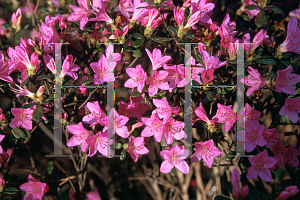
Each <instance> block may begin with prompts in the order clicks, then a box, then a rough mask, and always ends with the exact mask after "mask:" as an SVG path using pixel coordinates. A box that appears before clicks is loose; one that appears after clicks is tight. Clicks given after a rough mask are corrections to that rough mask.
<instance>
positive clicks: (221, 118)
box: [212, 103, 237, 132]
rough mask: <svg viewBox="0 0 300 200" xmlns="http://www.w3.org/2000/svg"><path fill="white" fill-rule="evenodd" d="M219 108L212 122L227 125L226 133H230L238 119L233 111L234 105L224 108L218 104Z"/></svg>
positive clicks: (225, 126)
mask: <svg viewBox="0 0 300 200" xmlns="http://www.w3.org/2000/svg"><path fill="white" fill-rule="evenodd" d="M217 107H218V110H217V113H216V115H215V116H213V118H212V120H214V121H215V122H217V123H225V125H224V128H225V131H226V132H228V131H229V130H230V129H231V127H232V126H233V124H234V122H235V121H236V119H237V117H236V114H235V113H234V112H233V111H232V109H231V107H232V105H229V106H224V105H222V104H220V103H218V104H217Z"/></svg>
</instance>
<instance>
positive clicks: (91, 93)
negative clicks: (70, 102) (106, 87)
mask: <svg viewBox="0 0 300 200" xmlns="http://www.w3.org/2000/svg"><path fill="white" fill-rule="evenodd" d="M97 89H98V88H95V89H94V90H93V91H92V92H90V94H89V96H88V98H87V99H86V100H85V101H84V102H83V104H81V106H79V108H78V110H80V109H81V108H82V107H83V106H84V105H85V104H86V103H87V102H88V101H89V99H90V98H91V96H92V95H93V94H94V93H95V92H96V91H97Z"/></svg>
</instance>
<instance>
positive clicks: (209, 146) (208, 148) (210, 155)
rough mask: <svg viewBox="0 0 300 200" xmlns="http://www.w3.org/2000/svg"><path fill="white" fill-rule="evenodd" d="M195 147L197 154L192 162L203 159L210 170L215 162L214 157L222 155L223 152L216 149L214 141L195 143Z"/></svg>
mask: <svg viewBox="0 0 300 200" xmlns="http://www.w3.org/2000/svg"><path fill="white" fill-rule="evenodd" d="M195 146H196V152H195V153H194V155H193V156H192V159H191V162H198V161H200V160H202V159H203V162H204V163H205V164H206V166H207V167H209V168H211V166H212V164H213V162H214V157H218V156H219V155H221V154H222V151H220V150H219V149H218V148H217V147H215V145H214V141H213V140H212V139H210V140H207V141H205V142H195Z"/></svg>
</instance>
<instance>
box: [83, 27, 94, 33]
mask: <svg viewBox="0 0 300 200" xmlns="http://www.w3.org/2000/svg"><path fill="white" fill-rule="evenodd" d="M84 30H86V31H89V32H92V31H93V29H91V28H90V27H88V26H85V27H84Z"/></svg>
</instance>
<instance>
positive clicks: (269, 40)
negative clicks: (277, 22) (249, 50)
mask: <svg viewBox="0 0 300 200" xmlns="http://www.w3.org/2000/svg"><path fill="white" fill-rule="evenodd" d="M263 43H264V45H265V46H267V47H275V40H274V37H273V36H271V37H270V36H268V35H266V36H265V38H264V41H263Z"/></svg>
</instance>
